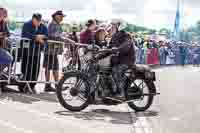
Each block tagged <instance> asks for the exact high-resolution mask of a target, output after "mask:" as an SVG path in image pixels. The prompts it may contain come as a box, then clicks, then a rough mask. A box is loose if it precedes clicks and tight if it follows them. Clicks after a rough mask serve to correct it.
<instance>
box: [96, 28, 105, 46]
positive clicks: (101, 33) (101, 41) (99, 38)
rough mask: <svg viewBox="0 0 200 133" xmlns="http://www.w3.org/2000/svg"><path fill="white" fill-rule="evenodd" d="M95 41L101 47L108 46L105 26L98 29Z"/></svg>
mask: <svg viewBox="0 0 200 133" xmlns="http://www.w3.org/2000/svg"><path fill="white" fill-rule="evenodd" d="M95 43H96V44H97V45H98V46H99V47H101V48H103V47H107V41H106V31H105V30H104V29H103V28H100V29H98V30H97V32H96V34H95Z"/></svg>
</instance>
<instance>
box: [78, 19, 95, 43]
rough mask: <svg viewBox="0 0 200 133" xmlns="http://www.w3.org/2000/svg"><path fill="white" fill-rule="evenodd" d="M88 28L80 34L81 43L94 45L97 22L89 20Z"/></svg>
mask: <svg viewBox="0 0 200 133" xmlns="http://www.w3.org/2000/svg"><path fill="white" fill-rule="evenodd" d="M86 26H87V28H86V30H84V31H83V32H81V34H80V42H81V43H84V44H92V43H94V31H95V29H96V21H95V20H88V22H87V24H86Z"/></svg>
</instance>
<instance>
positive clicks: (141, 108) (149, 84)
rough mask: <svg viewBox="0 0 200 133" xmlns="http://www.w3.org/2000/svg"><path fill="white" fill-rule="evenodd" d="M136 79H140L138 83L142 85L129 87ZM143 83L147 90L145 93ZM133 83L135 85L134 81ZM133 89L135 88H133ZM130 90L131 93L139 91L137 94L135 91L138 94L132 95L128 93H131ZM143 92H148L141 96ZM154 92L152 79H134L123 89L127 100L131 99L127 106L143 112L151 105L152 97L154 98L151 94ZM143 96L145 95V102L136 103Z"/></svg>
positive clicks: (140, 100)
mask: <svg viewBox="0 0 200 133" xmlns="http://www.w3.org/2000/svg"><path fill="white" fill-rule="evenodd" d="M138 80H140V81H142V83H140V85H142V86H143V87H142V88H141V86H138V85H137V87H131V85H132V84H134V83H135V82H136V81H138ZM143 84H145V85H146V89H147V91H148V92H147V93H145V92H144V90H143V89H144V85H143ZM135 85H136V83H135ZM133 89H135V90H133ZM130 91H132V94H134V93H137V92H139V94H138V93H137V94H138V95H137V96H135V95H134V96H133V95H131V94H130V93H131V92H130ZM144 93H145V94H149V95H147V96H143V94H144ZM155 93H156V88H155V85H154V83H153V81H147V80H143V79H136V80H134V81H133V82H132V83H129V84H128V88H127V90H126V91H125V96H126V99H127V101H129V100H133V101H132V102H129V103H128V106H129V107H130V108H131V109H133V110H135V111H136V112H144V111H146V110H147V109H149V108H150V107H151V105H152V103H153V99H154V95H152V94H155ZM144 97H147V101H146V102H145V104H144V105H142V106H139V105H137V104H136V102H142V100H144Z"/></svg>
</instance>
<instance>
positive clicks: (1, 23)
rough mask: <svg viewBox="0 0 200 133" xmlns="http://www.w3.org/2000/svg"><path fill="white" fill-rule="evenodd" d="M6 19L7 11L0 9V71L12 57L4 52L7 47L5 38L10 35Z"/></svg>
mask: <svg viewBox="0 0 200 133" xmlns="http://www.w3.org/2000/svg"><path fill="white" fill-rule="evenodd" d="M6 18H7V10H6V9H5V8H0V64H1V67H2V68H1V69H3V68H4V67H5V66H3V65H7V64H10V63H11V62H12V56H11V55H10V54H9V53H8V51H6V50H5V48H6V47H7V46H6V40H5V38H6V37H8V36H9V35H10V34H9V30H8V26H7V22H6Z"/></svg>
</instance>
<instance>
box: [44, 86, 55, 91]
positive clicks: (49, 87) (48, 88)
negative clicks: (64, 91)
mask: <svg viewBox="0 0 200 133" xmlns="http://www.w3.org/2000/svg"><path fill="white" fill-rule="evenodd" d="M44 91H45V92H56V89H55V88H53V87H51V86H46V87H45V88H44Z"/></svg>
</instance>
